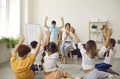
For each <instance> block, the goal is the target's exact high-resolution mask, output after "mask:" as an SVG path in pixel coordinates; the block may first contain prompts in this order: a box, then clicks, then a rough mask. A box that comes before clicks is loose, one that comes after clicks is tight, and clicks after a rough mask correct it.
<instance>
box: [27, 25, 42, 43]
mask: <svg viewBox="0 0 120 79" xmlns="http://www.w3.org/2000/svg"><path fill="white" fill-rule="evenodd" d="M40 32H41V28H40V24H25V38H26V42H27V44H28V45H30V43H31V42H32V41H38V37H39V35H40Z"/></svg>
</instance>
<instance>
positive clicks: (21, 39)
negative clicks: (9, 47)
mask: <svg viewBox="0 0 120 79" xmlns="http://www.w3.org/2000/svg"><path fill="white" fill-rule="evenodd" d="M24 40H25V37H24V36H23V35H21V36H20V38H19V42H21V43H22V42H24Z"/></svg>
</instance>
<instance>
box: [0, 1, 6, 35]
mask: <svg viewBox="0 0 120 79" xmlns="http://www.w3.org/2000/svg"><path fill="white" fill-rule="evenodd" d="M1 36H7V0H0V37H1Z"/></svg>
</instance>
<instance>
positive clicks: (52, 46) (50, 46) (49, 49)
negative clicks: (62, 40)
mask: <svg viewBox="0 0 120 79" xmlns="http://www.w3.org/2000/svg"><path fill="white" fill-rule="evenodd" d="M46 50H47V52H51V53H56V52H57V45H56V44H55V43H54V42H50V43H48V45H46V46H45V47H44V52H43V53H42V59H41V62H42V63H44V56H45V55H46V54H45V51H46Z"/></svg>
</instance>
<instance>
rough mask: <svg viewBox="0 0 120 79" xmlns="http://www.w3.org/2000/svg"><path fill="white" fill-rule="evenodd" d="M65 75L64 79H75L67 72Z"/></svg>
mask: <svg viewBox="0 0 120 79" xmlns="http://www.w3.org/2000/svg"><path fill="white" fill-rule="evenodd" d="M63 73H64V78H70V79H74V78H73V77H72V76H71V75H69V74H68V73H67V72H63Z"/></svg>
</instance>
